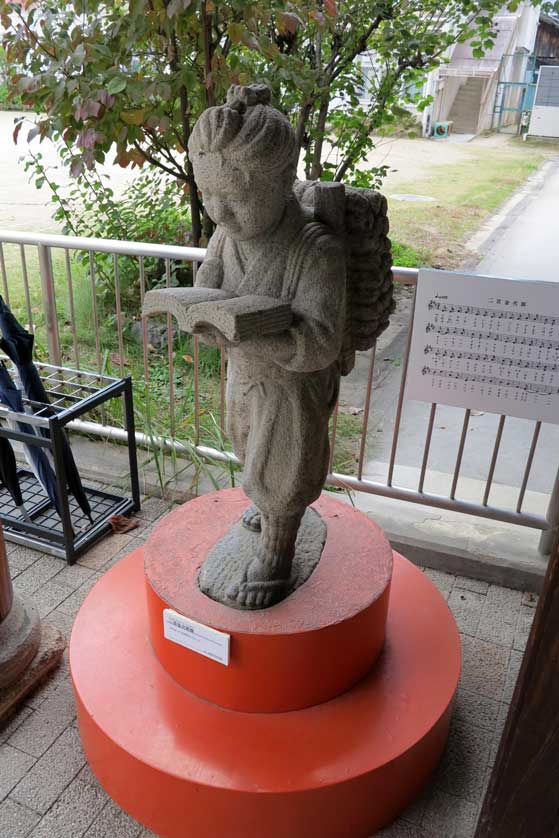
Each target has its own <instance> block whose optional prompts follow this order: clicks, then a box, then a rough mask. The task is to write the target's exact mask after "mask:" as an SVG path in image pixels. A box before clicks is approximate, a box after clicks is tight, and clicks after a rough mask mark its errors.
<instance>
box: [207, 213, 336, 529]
mask: <svg viewBox="0 0 559 838" xmlns="http://www.w3.org/2000/svg"><path fill="white" fill-rule="evenodd" d="M246 249H247V248H246V246H245V247H243V243H242V242H237V241H235V240H233V239H232V238H230V237H229V236H227V234H226V233H225V232H224V230H223V229H221V228H219V227H218V228H217V230H216V232H215V233H214V235H213V236H212V239H211V241H210V244H209V247H208V255H207V262H205V263H204V264H203V265H202V267H201V268H200V270H199V271H198V277H197V281H196V284H197V285H211V286H213V287H216V285H217V286H219V287H222V288H224V289H225V290H228V291H230V292H232V293H233V294H236V295H239V296H241V295H243V294H260V295H265V296H269V297H278V298H281V299H284V300H289V301H290V303H291V307H292V310H293V314H294V322H293V325H292V326H291V328H290V329H289V330H287V331H285V332H282V333H281V334H280V335H275V336H273V337H262V338H255V339H252V340H249V341H244V342H243V343H241V344H239V345H238V346H232V347H230V348H229V355H228V357H229V364H228V374H227V426H228V431H229V434H230V436H231V439H232V442H233V448H234V451H235V453H236V455H237V456H238V457H239V459H240V460H241V462H242V463H243V465H244V479H243V488H244V490H245V492H246V494H247V495H248V496H249V497H250V498H251V500H252V501H253V502H254V503H255V504H256V506H257V507H258V508H259V509H260V510H261V512H263V513H264V514H265V515H267V516H278V515H281V516H284V515H289V516H291V515H294V516H298V515H302V513H303V512H304V510H305V508H306V507H307V506H308V505H309V504H311V503H312V502H313V501H315V500H316V499H317V498H318V497H319V495H320V493H321V491H322V488H323V485H324V481H325V479H326V476H327V474H328V462H329V454H330V446H329V434H328V419H329V417H330V415H331V413H332V410H333V408H334V406H335V403H336V400H337V397H338V392H339V382H340V363H339V356H340V351H341V346H342V340H343V332H344V322H345V288H346V282H345V255H344V249H343V244H342V242H341V240H340V239H338V238H337V237H336V236H335V235H334V233H333V232H332V231H331V230H330V229H329V228H328V227H326V226H324V225H322V224H320V223H318V222H316V221H313V220H308V219H305V218H304V217H303V216H302V215H301V211H300V210H299V208H297V209H296V210H295V211H294V212H290V211H289V205H288V210H287V211H286V214H285V216H284V218H283V220H282V222H281V223H280V225H279V226H278V228H277V229H276V231H275V232H274V233H272V234H271V236H270V237H269V238H268V239H267V240H266V244H265V246H263V247H262V249H261V251H259V252H258V253H257V255H254V252H253V254H252V256H251V257H248V256H247V255H246ZM218 260H219V261H218ZM220 263H221V264H220ZM222 267H223V270H222ZM216 277H219V280H218V281H217V282H216Z"/></svg>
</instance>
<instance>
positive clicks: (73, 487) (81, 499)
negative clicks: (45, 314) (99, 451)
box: [0, 296, 93, 523]
mask: <svg viewBox="0 0 559 838" xmlns="http://www.w3.org/2000/svg"><path fill="white" fill-rule="evenodd" d="M0 332H2V335H3V337H2V339H1V340H0V349H2V350H3V351H4V352H5V353H6V355H7V356H8V357H9V358H10V360H11V361H12V362H13V363H14V364H15V366H16V368H17V371H18V374H19V377H20V379H21V386H22V389H23V392H24V393H25V395H26V396H27V398H28V399H29V400H30V401H32V402H40V403H41V404H42V405H48V404H50V399H49V397H48V394H47V392H46V390H45V388H44V386H43V382H42V381H41V376H40V375H39V372H38V370H37V367H36V366H35V364H34V363H33V343H34V340H35V338H34V336H33V335H32V334H30V333H29V332H28V331H27V329H24V328H23V326H22V325H21V323H19V322H18V321H17V320H16V318H15V317H14V315H13V314H12V312H11V310H10V307H9V306H8V305H7V304H6V303H5V302H4V300H3V299H2V297H1V296H0ZM44 415H47V416H54V415H55V411H54V410H51V411H48V410H47V411H44ZM41 432H42V434H43V436H45V437H49V436H50V434H49V432H48V429H46V428H43V429H41ZM62 456H63V458H64V470H65V473H66V483H67V485H68V489H69V490H70V492H71V493H72V494H73V495H74V497H75V498H76V500H77V502H78V503H79V505H80V507H81V509H82V511H83V513H84V515H86V516H87V517H88V518H89V520H90V521H91V522H92V523H93V521H92V517H91V507H90V505H89V500H88V498H87V495H86V493H85V490H84V488H83V484H82V481H81V477H80V473H79V471H78V467H77V466H76V461H75V460H74V455H73V454H72V449H71V448H70V443H69V442H68V439H67V437H66V435H65V434H63V436H62Z"/></svg>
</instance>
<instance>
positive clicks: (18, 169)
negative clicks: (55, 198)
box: [0, 111, 134, 233]
mask: <svg viewBox="0 0 559 838" xmlns="http://www.w3.org/2000/svg"><path fill="white" fill-rule="evenodd" d="M17 115H18V114H16V113H15V112H9V111H0V228H5V229H9V230H25V231H37V232H44V233H47V232H54V233H58V232H60V228H59V225H58V224H57V223H56V222H54V221H53V220H52V212H53V207H52V204H51V203H50V197H51V192H50V189H49V188H48V186H46V185H45V186H43V187H42V188H41V189H36V188H35V185H34V184H33V183H31V182H30V176H29V173H27V172H26V171H25V169H24V165H23V158H25V157H26V156H27V155H28V152H29V149H31V150H32V151H33V152H34V153H37V152H40V153H41V154H42V155H43V163H44V164H45V165H46V166H48V169H49V176H50V177H51V178H52V180H54V182H55V183H58V184H61V185H63V186H66V185H67V184H68V182H69V179H68V176H67V175H66V173H65V172H64V170H63V169H61V168H57V166H58V163H59V160H58V155H57V153H56V149H55V148H54V146H53V144H52V143H51V142H49V141H48V140H45V141H44V142H43V143H39V140H38V139H35V140H33V141H32V142H31V144H30V146H28V145H27V142H26V139H27V134H28V133H29V130H30V128H31V127H32V122H31V121H30V120H29V121H26V123H25V126H24V128H22V130H21V132H20V135H19V140H18V144H17V145H15V144H14V141H13V138H12V134H13V130H14V117H15V116H17ZM109 157H111V155H109ZM102 171H104V172H106V173H108V174H110V177H111V181H110V183H111V187H112V188H113V189H114V190H115V192H116V193H117V194H118V193H119V192H121V191H122V189H123V187H124V186H125V185H126V184H127V183H129V182H130V181H131V180H132V179H133V178H134V173H133V172H131V170H129V169H122V168H120V166H106V167H103V168H102Z"/></svg>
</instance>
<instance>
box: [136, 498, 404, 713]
mask: <svg viewBox="0 0 559 838" xmlns="http://www.w3.org/2000/svg"><path fill="white" fill-rule="evenodd" d="M249 503H250V501H249V500H248V498H247V497H246V495H245V494H244V493H243V491H242V490H241V489H231V490H227V491H221V492H214V493H212V494H210V495H204V496H202V497H200V498H197V499H196V500H193V501H190V502H189V503H186V504H184V506H181V507H180V508H178V509H177V510H175V511H174V512H172V513H171V514H170V515H168V516H167V517H166V518H165V519H164V520H163V521H162V523H161V524H160V525H159V526H158V527H157V528H156V529H155V530H154V532H153V533H152V535H151V536H150V538H149V540H148V542H147V544H146V547H145V575H146V590H147V601H148V615H149V625H150V638H151V643H152V646H153V649H154V651H155V654H156V655H157V657H158V659H159V661H160V663H161V665H162V666H163V667H164V668H165V669H166V670H167V672H168V673H169V674H170V675H172V677H173V678H174V679H175V680H176V681H177V682H178V683H179V684H181V685H182V686H183V687H186V688H187V689H188V690H190V691H191V692H193V693H195V694H196V695H198V696H200V697H201V698H206V699H208V700H209V701H213V702H214V703H215V704H219V705H220V706H222V707H229V708H231V709H233V710H243V711H246V712H261V713H278V712H283V711H287V710H299V709H301V708H303V707H311V706H314V705H315V704H319V703H321V702H323V701H328V700H329V699H331V698H334V697H335V696H337V695H340V693H342V692H345V691H346V690H348V689H349V688H350V687H352V686H353V685H354V684H355V683H357V681H359V680H360V679H361V678H363V676H364V675H365V674H366V673H367V672H368V671H369V670H370V669H371V667H372V666H373V664H374V662H375V661H376V659H377V657H378V655H379V654H380V652H381V650H382V647H383V644H384V638H385V625H386V614H387V610H388V599H389V592H390V579H391V576H392V550H391V548H390V545H389V543H388V541H387V539H386V537H385V535H384V533H383V532H382V530H381V529H380V528H379V527H378V526H377V525H376V524H375V523H374V522H373V521H371V520H370V519H369V518H367V516H366V515H363V514H362V513H360V512H357V511H356V510H355V509H353V508H352V507H350V506H348V505H347V504H345V503H342V502H341V501H339V500H336V499H334V498H332V497H331V496H328V495H326V494H324V495H323V496H322V497H321V498H320V499H319V500H318V501H317V503H316V504H314V509H316V511H317V512H318V513H319V514H320V515H321V516H322V519H323V521H324V522H325V524H326V527H327V538H326V543H325V545H324V551H323V553H322V557H321V559H320V562H319V564H318V566H317V568H316V569H315V571H314V572H313V573H312V575H311V576H310V578H309V579H308V580H307V581H306V582H305V583H304V584H303V585H301V587H300V588H298V589H297V590H296V591H295V592H294V593H293V594H291V596H289V597H288V598H287V599H286V600H284V601H283V602H280V603H278V604H277V605H274V606H273V607H271V608H266V609H263V610H259V611H239V610H235V609H233V608H228V607H227V606H225V605H221V604H220V603H218V602H215V601H214V600H212V599H210V598H209V597H207V596H206V595H205V594H203V593H202V592H201V591H200V589H199V588H198V584H197V578H198V571H199V568H200V565H201V564H202V562H203V561H204V559H205V558H206V556H207V554H208V552H209V551H210V550H211V549H212V548H213V547H214V545H215V544H216V542H217V541H219V539H220V538H221V537H222V536H223V535H225V533H227V531H228V530H229V529H230V528H231V526H233V524H235V523H236V522H237V521H238V520H239V519H240V517H241V515H242V513H243V511H244V509H245V508H246V507H247V506H248V505H249ZM166 608H171V609H173V610H174V611H177V612H179V614H182V615H185V616H187V617H189V618H190V619H192V620H196V621H197V622H199V623H202V624H203V625H206V626H211V627H212V628H215V629H218V630H219V631H223V632H226V633H227V634H229V635H230V636H231V641H230V663H229V666H223V665H222V664H216V662H215V661H213V660H211V659H209V658H206V657H203V656H202V655H200V654H198V653H197V652H193V651H190V650H189V649H185V648H184V647H183V646H180V645H178V644H177V643H174V642H173V641H172V640H168V639H166V638H165V637H164V634H163V612H164V610H165V609H166Z"/></svg>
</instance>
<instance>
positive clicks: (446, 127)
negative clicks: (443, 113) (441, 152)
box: [433, 122, 452, 139]
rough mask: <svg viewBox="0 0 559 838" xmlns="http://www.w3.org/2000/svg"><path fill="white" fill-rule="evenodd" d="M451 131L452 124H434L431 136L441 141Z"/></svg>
mask: <svg viewBox="0 0 559 838" xmlns="http://www.w3.org/2000/svg"><path fill="white" fill-rule="evenodd" d="M451 131H452V122H435V127H434V128H433V136H434V137H435V138H436V139H442V138H443V137H448V135H449V134H450V132H451Z"/></svg>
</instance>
